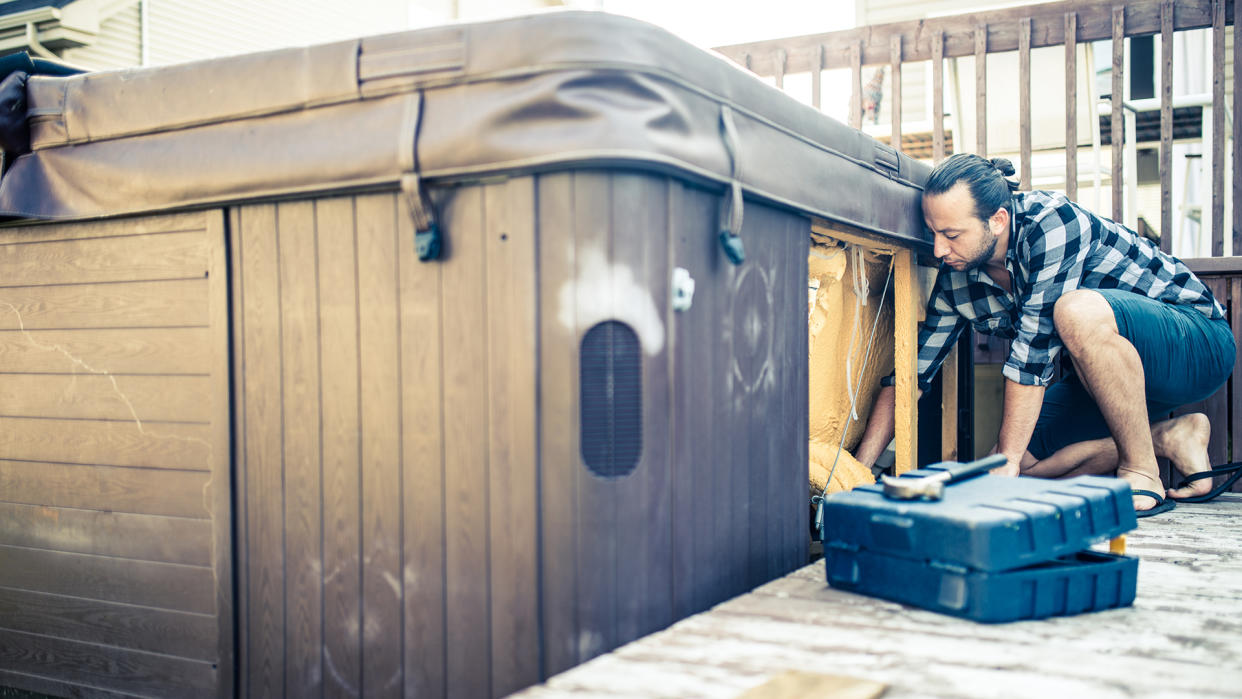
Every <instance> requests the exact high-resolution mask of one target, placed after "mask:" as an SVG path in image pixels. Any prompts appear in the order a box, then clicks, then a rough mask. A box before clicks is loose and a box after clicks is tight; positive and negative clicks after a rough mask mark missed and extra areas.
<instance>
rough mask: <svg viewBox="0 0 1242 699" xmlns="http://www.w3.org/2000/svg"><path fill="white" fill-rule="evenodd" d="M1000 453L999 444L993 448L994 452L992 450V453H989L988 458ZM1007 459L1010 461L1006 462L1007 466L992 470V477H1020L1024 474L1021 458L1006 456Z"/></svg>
mask: <svg viewBox="0 0 1242 699" xmlns="http://www.w3.org/2000/svg"><path fill="white" fill-rule="evenodd" d="M999 451H1000V445H999V444H997V445H995V446H993V447H992V450H991V451H989V452H988V456H991V455H993V454H996V453H998V452H999ZM1005 458H1006V459H1008V461H1006V462H1005V464H1004V465H1003V466H997V467H996V468H994V469H992V470H991V471H989V473H991V474H992V475H994V476H1017V475H1020V474H1021V473H1022V468H1021V466H1022V459H1021V457H1018V458H1014V457H1013V456H1009V455H1006V456H1005Z"/></svg>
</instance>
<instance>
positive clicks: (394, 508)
mask: <svg viewBox="0 0 1242 699" xmlns="http://www.w3.org/2000/svg"><path fill="white" fill-rule="evenodd" d="M396 204H397V200H396V197H395V196H394V195H392V194H381V195H373V196H366V197H359V198H358V204H357V206H358V208H357V214H358V218H357V222H358V270H359V275H358V308H359V315H358V344H359V351H360V355H359V358H360V360H361V361H360V366H361V370H362V373H361V376H360V387H361V395H362V405H361V413H360V414H361V416H362V502H363V509H362V514H363V517H362V560H363V563H364V565H363V569H362V632H363V646H362V691H363V693H364V694H367V695H371V696H399V695H400V694H401V688H402V678H401V662H402V651H401V640H402V630H401V625H402V617H401V612H402V608H403V606H404V604H403V594H404V593H403V588H402V587H401V568H402V561H401V554H402V546H401V470H400V467H401V412H400V386H401V375H400V370H399V367H400V358H399V356H398V354H397V352H398V350H399V349H400V345H399V343H398V328H397V321H398V318H399V317H400V316H399V310H398V299H397V291H398V285H397V246H398V245H399V244H400V243H405V244H406V251H407V252H408V251H409V243H410V240H409V239H405V240H402V241H398V240H397V226H396V217H397V215H398V211H397V208H396ZM401 215H405V216H407V217H408V213H407V212H404V211H403V212H401ZM474 485H475V486H476V487H478V485H479V484H478V483H475V484H474ZM484 487H486V486H484ZM476 518H477V515H476Z"/></svg>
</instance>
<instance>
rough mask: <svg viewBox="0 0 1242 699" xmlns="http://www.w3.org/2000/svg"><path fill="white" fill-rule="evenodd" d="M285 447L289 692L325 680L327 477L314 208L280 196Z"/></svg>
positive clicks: (308, 689) (278, 232) (300, 691)
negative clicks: (324, 492)
mask: <svg viewBox="0 0 1242 699" xmlns="http://www.w3.org/2000/svg"><path fill="white" fill-rule="evenodd" d="M276 225H277V230H276V237H277V242H278V244H277V250H278V251H279V253H278V254H279V263H278V265H279V269H280V304H279V307H280V346H281V351H280V357H281V362H280V368H281V380H280V391H281V405H282V406H283V407H284V409H283V410H282V413H281V416H282V419H283V424H282V434H283V435H284V439H283V441H282V445H281V448H282V451H283V453H284V462H285V472H284V485H285V503H284V505H285V511H284V513H283V517H284V529H285V535H284V560H285V568H284V593H283V594H284V598H285V608H286V613H287V614H288V618H287V620H286V625H285V648H286V651H285V657H286V660H285V668H284V672H285V679H284V682H285V692H286V693H287V694H288V695H289V696H306V695H307V694H308V693H310V692H311V691H313V690H317V689H318V688H319V687H320V686H321V683H322V680H323V668H322V666H321V660H322V657H323V653H322V650H321V646H322V643H321V638H320V634H321V633H322V631H323V623H322V620H321V616H320V615H321V614H322V610H323V603H322V602H323V600H322V597H323V527H322V524H321V521H320V512H321V502H322V497H321V492H320V489H321V486H322V483H323V478H322V471H321V465H320V458H319V457H320V449H319V441H320V440H319V429H320V416H319V342H318V339H319V337H318V335H319V308H318V296H319V293H318V291H319V289H318V279H317V275H316V271H317V268H316V240H315V208H314V204H313V203H312V202H309V201H306V202H292V203H286V204H280V205H279V207H278V208H277V216H276Z"/></svg>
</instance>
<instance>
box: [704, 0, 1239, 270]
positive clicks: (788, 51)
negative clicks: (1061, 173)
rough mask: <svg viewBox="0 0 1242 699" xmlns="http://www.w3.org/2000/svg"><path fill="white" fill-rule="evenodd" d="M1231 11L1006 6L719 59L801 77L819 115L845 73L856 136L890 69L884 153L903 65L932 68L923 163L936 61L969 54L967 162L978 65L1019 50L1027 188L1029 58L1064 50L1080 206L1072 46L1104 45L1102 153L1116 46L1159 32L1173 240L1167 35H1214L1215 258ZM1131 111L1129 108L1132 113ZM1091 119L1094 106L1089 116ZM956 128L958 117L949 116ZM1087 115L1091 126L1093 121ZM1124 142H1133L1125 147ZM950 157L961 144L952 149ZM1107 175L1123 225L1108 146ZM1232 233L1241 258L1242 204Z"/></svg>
mask: <svg viewBox="0 0 1242 699" xmlns="http://www.w3.org/2000/svg"><path fill="white" fill-rule="evenodd" d="M1233 6H1234V3H1233V2H1232V1H1230V0H1179V1H1178V2H1172V1H1171V0H1131V1H1129V2H1118V1H1117V0H1103V1H1101V0H1084V1H1080V2H1057V3H1047V4H1041V5H1030V6H1025V7H1015V8H1009V9H1004V10H996V11H991V12H981V13H975V14H969V15H958V16H952V17H937V18H930V19H925V20H913V21H908V22H896V23H892V24H882V25H872V26H865V27H859V28H857V29H850V30H845V31H837V32H829V33H824V34H810V35H806V36H797V37H789V38H784V39H773V40H768V41H757V42H752V43H746V44H736V45H733V46H724V47H719V48H717V49H716V50H717V51H719V52H721V53H723V54H724V55H725V56H727V57H729V58H731V59H733V60H734V61H736V62H738V63H740V64H742V65H744V66H746V67H747V68H749V69H750V70H751V71H753V72H755V73H756V74H758V75H760V76H762V77H768V78H772V79H774V80H775V83H776V85H777V86H778V87H783V85H784V82H785V77H786V76H787V75H790V74H793V73H810V75H811V103H812V105H813V106H815V107H817V108H818V107H820V106H821V100H822V93H823V90H822V76H823V73H824V71H827V70H834V69H842V68H844V69H848V70H849V71H850V73H851V86H852V87H851V96H850V107H849V119H848V120H849V123H850V124H851V125H852V126H855V127H860V126H861V124H862V117H863V111H864V110H863V104H864V100H863V79H862V78H863V68H864V67H868V66H875V65H885V66H888V68H889V72H890V74H891V80H890V88H889V90H888V95H889V99H890V104H891V105H892V106H891V109H890V110H889V111H890V113H891V117H892V137H891V143H892V144H893V145H894V146H897V147H899V148H900V147H901V143H902V138H901V134H902V108H901V100H902V87H901V86H902V66H903V65H904V64H906V63H910V62H914V61H930V62H931V73H932V86H931V93H932V100H933V104H932V108H931V117H932V154H931V155H932V160H933V161H934V162H939V161H940V160H941V159H943V158H944V156H945V135H946V134H945V120H944V116H945V109H944V93H945V89H944V84H945V83H944V80H945V77H944V75H945V69H944V68H945V61H946V60H948V59H954V58H960V57H968V56H973V57H974V59H975V66H976V69H975V114H976V117H975V143H974V152H976V153H979V154H980V155H986V154H987V153H988V143H987V115H988V106H989V105H988V100H987V56H988V55H989V54H994V53H1000V52H1009V51H1017V52H1018V59H1019V64H1018V65H1019V68H1018V96H1019V104H1018V112H1019V132H1020V133H1019V139H1020V144H1019V149H1018V151H1019V152H1018V166H1019V173H1018V175H1019V183H1020V186H1021V187H1022V188H1024V189H1029V188H1030V186H1031V150H1032V149H1031V51H1032V50H1033V49H1037V48H1042V47H1048V46H1064V47H1065V63H1066V70H1065V100H1066V105H1067V107H1066V112H1065V192H1066V194H1067V195H1068V196H1069V197H1070V198H1071V199H1076V198H1077V196H1078V148H1079V144H1078V107H1079V102H1078V90H1079V84H1078V83H1079V79H1078V77H1079V75H1078V74H1079V71H1078V70H1077V60H1078V50H1077V47H1078V46H1079V45H1080V44H1083V43H1087V42H1095V41H1103V40H1112V94H1111V97H1110V106H1111V110H1110V111H1109V115H1110V120H1109V131H1108V134H1109V143H1110V144H1122V143H1126V141H1127V139H1126V133H1125V132H1126V128H1125V126H1126V117H1125V113H1126V109H1127V105H1126V102H1125V100H1124V94H1125V91H1124V87H1123V86H1124V80H1125V54H1124V52H1125V41H1124V39H1126V38H1129V37H1138V36H1149V35H1153V34H1159V35H1160V38H1161V41H1160V47H1161V48H1160V56H1159V59H1158V61H1157V66H1159V70H1160V71H1161V77H1160V81H1159V87H1160V95H1159V100H1158V102H1159V108H1160V155H1159V177H1160V201H1161V207H1160V225H1159V228H1158V230H1159V231H1161V232H1163V233H1168V232H1171V231H1172V230H1173V206H1172V189H1173V186H1172V176H1173V173H1172V170H1173V168H1172V158H1173V140H1174V131H1173V125H1174V118H1173V109H1174V99H1173V34H1174V32H1180V31H1185V30H1190V29H1203V28H1209V27H1210V28H1211V35H1212V64H1213V66H1214V70H1213V75H1212V92H1211V98H1210V102H1209V101H1208V100H1207V99H1203V100H1202V101H1203V102H1204V103H1205V104H1210V110H1211V114H1210V123H1209V124H1208V125H1206V126H1207V128H1205V129H1204V131H1210V135H1209V136H1208V137H1207V140H1209V141H1210V144H1205V146H1206V147H1205V153H1204V155H1206V156H1208V157H1209V158H1210V161H1211V206H1210V209H1211V211H1210V219H1211V231H1212V245H1211V250H1212V255H1214V256H1219V255H1224V254H1226V252H1225V240H1226V233H1225V175H1226V171H1227V170H1228V167H1227V164H1226V162H1225V142H1226V138H1225V137H1226V119H1225V117H1226V114H1227V112H1232V113H1235V114H1236V113H1238V112H1239V111H1240V110H1242V103H1240V102H1239V100H1240V99H1242V90H1239V89H1234V91H1233V104H1232V109H1227V105H1226V104H1225V75H1224V67H1225V65H1226V56H1225V32H1226V27H1227V26H1230V25H1232V27H1233V29H1232V32H1233V37H1234V42H1235V45H1239V46H1242V26H1240V25H1238V24H1235V23H1234V21H1233ZM1232 60H1233V66H1234V71H1233V80H1234V83H1235V86H1236V85H1237V81H1238V78H1239V76H1242V51H1235V52H1234V56H1233V59H1232ZM1138 106H1140V105H1136V104H1134V103H1131V104H1130V105H1129V107H1130V109H1131V110H1134V109H1135V108H1136V107H1138ZM1093 109H1094V107H1093ZM953 116H954V119H957V120H959V123H958V124H957V125H958V126H959V127H960V119H961V115H960V114H954V115H953ZM1094 116H1095V115H1094V114H1093V115H1092V118H1094ZM1231 129H1232V136H1233V139H1234V141H1235V142H1236V141H1237V140H1238V139H1239V138H1240V137H1242V122H1240V121H1239V120H1237V119H1234V120H1233V123H1232V125H1231ZM1130 141H1131V143H1132V142H1133V137H1132V138H1131V139H1130ZM954 145H955V146H956V147H957V148H958V149H961V148H962V147H963V144H954ZM1111 150H1112V166H1111V175H1112V182H1113V184H1114V186H1113V187H1112V211H1111V213H1112V217H1113V218H1114V219H1116V220H1118V221H1123V220H1126V219H1125V212H1124V205H1125V203H1124V199H1125V197H1124V188H1123V187H1122V186H1118V185H1119V183H1123V182H1124V181H1125V179H1126V174H1125V163H1124V157H1125V149H1124V148H1117V147H1113V148H1112V149H1111ZM1233 171H1234V172H1235V173H1237V172H1239V171H1242V149H1235V150H1234V153H1233ZM1232 187H1233V199H1234V201H1242V177H1238V176H1235V177H1234V178H1233V183H1232ZM1232 229H1233V230H1232V233H1231V235H1230V238H1231V242H1232V250H1233V251H1234V252H1235V253H1242V206H1239V207H1234V209H1233V226H1232ZM1160 245H1161V247H1162V248H1163V249H1164V250H1166V251H1170V250H1172V247H1171V245H1172V235H1171V234H1166V235H1161V236H1160Z"/></svg>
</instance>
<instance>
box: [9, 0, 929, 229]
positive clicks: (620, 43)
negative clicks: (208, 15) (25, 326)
mask: <svg viewBox="0 0 1242 699" xmlns="http://www.w3.org/2000/svg"><path fill="white" fill-rule="evenodd" d="M28 97H29V105H30V106H29V118H30V125H31V142H32V149H33V150H32V152H31V153H28V154H25V155H22V156H21V157H20V158H18V159H17V160H16V162H15V163H14V165H13V167H12V169H11V170H10V171H9V172H8V173H7V174H6V175H5V177H4V178H3V181H2V182H0V214H6V215H10V216H19V217H28V218H81V217H97V216H109V215H115V214H122V213H133V212H145V211H155V210H166V209H173V208H185V207H191V206H200V205H207V204H216V203H223V202H236V201H245V200H255V199H260V198H269V197H287V196H293V195H298V194H303V193H323V192H329V191H334V190H341V191H348V190H359V189H366V188H383V187H394V186H399V185H400V184H401V183H402V181H403V179H404V181H406V182H407V183H408V182H409V181H410V178H409V175H413V174H416V175H418V176H419V178H421V180H422V181H423V182H424V183H426V184H430V185H434V184H437V183H448V182H453V181H463V180H477V179H478V178H482V177H488V176H496V175H502V174H504V175H509V174H514V173H520V172H530V171H535V170H549V169H565V168H570V167H614V168H615V167H623V168H624V167H633V168H641V169H656V170H661V171H665V172H671V173H673V174H676V175H678V176H680V177H682V178H684V179H687V180H690V181H693V182H698V183H700V184H703V185H705V186H710V187H713V188H720V187H721V186H722V185H726V186H727V185H730V184H732V183H737V184H740V186H741V188H742V190H743V191H744V192H745V194H746V196H748V197H760V198H762V199H764V200H767V201H769V202H773V203H776V204H779V205H783V206H787V207H791V208H793V209H796V210H799V211H802V212H805V213H808V214H814V215H817V216H821V217H824V218H828V219H831V220H835V221H839V222H842V223H847V224H852V225H854V226H858V227H860V228H864V229H868V230H872V231H876V232H880V233H884V234H887V235H891V236H896V237H899V238H904V239H908V240H923V231H922V228H923V226H922V220H921V216H920V213H919V210H918V194H919V191H920V185H921V183H922V182H923V180H924V179H925V178H926V174H927V168H926V166H924V165H923V164H921V163H918V162H917V161H914V160H911V159H909V158H906V157H905V156H901V155H899V154H897V153H896V152H895V151H894V150H893V149H892V148H890V147H888V146H886V145H884V144H881V143H879V142H877V141H875V140H874V139H872V138H870V137H868V136H866V135H865V134H863V133H861V132H859V131H856V130H854V129H851V128H849V127H847V126H844V125H842V124H840V123H838V122H836V121H833V120H832V119H829V118H827V117H825V116H823V115H822V114H820V113H819V112H817V111H816V110H814V109H811V108H810V107H807V106H805V105H803V104H800V103H798V102H797V101H796V100H794V99H792V98H790V97H788V96H787V95H785V94H783V93H782V92H780V91H779V90H776V89H774V88H772V87H771V86H769V85H766V84H764V83H763V82H761V81H760V80H757V79H755V78H754V77H753V76H751V75H749V74H747V73H745V72H744V71H742V70H741V69H739V68H737V67H736V66H734V65H733V64H731V63H729V62H727V61H726V60H724V59H722V58H720V57H718V56H715V55H712V54H710V53H707V52H704V51H701V50H699V49H697V48H695V47H693V46H690V45H688V44H686V43H685V42H683V41H681V40H679V39H677V38H676V37H674V36H672V35H671V34H669V33H667V32H666V31H664V30H661V29H659V28H656V27H654V26H651V25H648V24H645V23H642V22H638V21H635V20H631V19H626V18H622V17H616V16H610V15H606V14H599V13H581V12H564V13H552V14H545V15H540V16H533V17H525V18H519V19H512V20H504V21H498V22H490V23H482V24H474V25H458V26H449V27H442V28H434V29H428V30H421V31H413V32H405V33H400V34H392V35H387V36H379V37H373V38H366V39H361V40H354V41H347V42H341V43H335V44H327V45H321V46H313V47H309V48H298V49H287V50H279V51H272V52H267V53H259V54H251V55H244V56H237V57H229V58H222V59H216V60H209V61H201V62H196V63H187V64H181V65H174V66H168V67H161V68H142V69H132V70H121V71H110V72H101V73H89V74H84V75H78V76H72V77H67V78H54V77H43V76H36V77H32V78H31V79H30V82H29V91H28ZM730 122H731V123H730Z"/></svg>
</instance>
